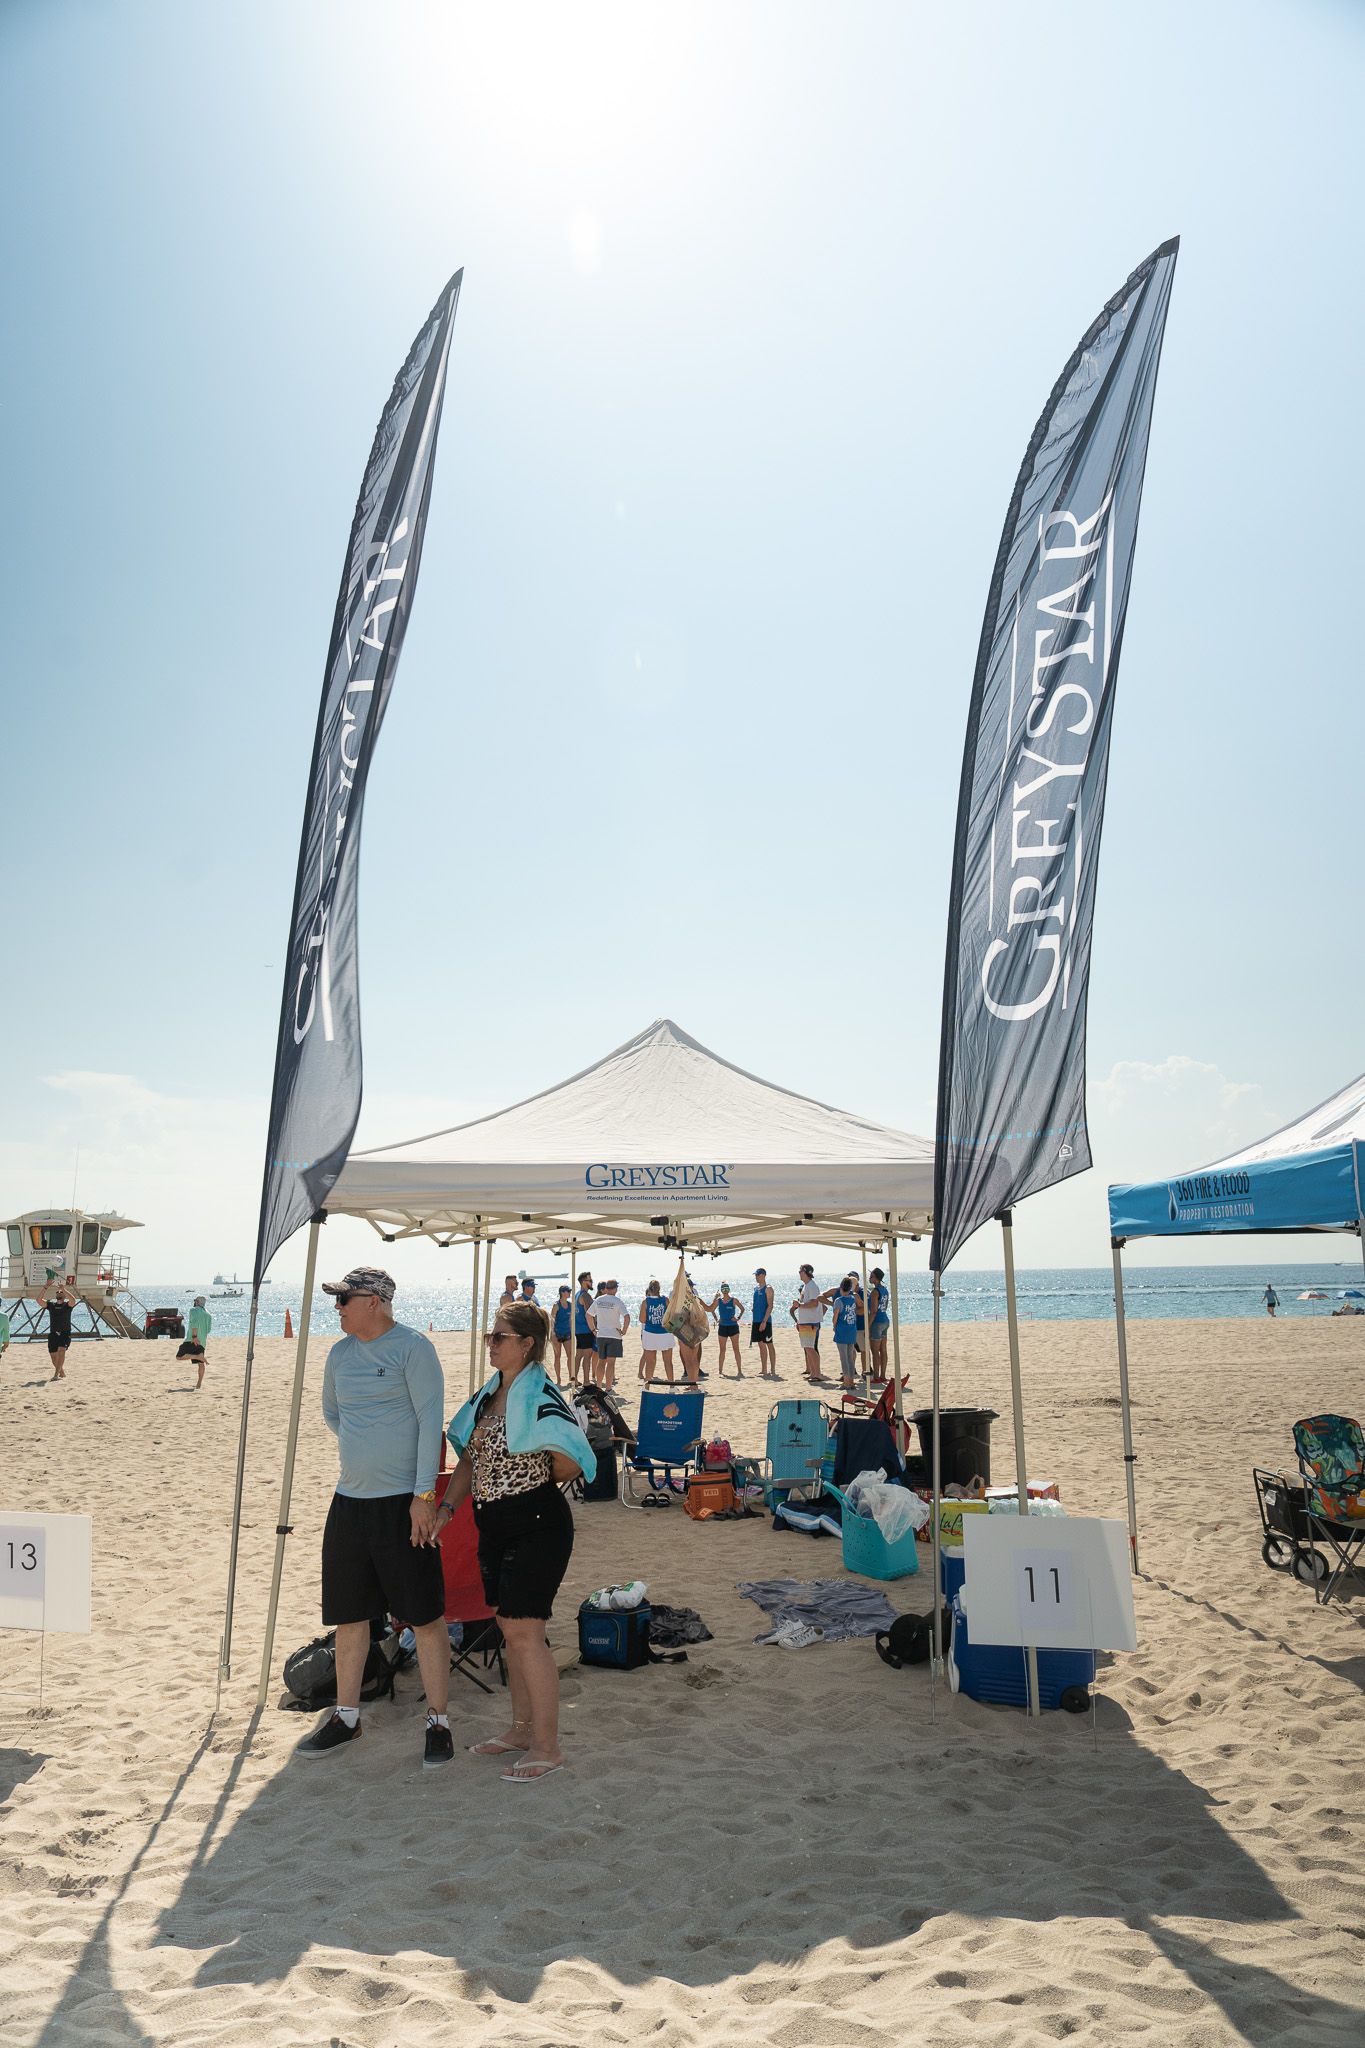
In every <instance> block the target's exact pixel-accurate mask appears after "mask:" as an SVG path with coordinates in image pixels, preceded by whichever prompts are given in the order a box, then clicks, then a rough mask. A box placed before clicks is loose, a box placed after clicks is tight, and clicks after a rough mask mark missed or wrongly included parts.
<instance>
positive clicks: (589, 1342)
mask: <svg viewBox="0 0 1365 2048" xmlns="http://www.w3.org/2000/svg"><path fill="white" fill-rule="evenodd" d="M578 1348H579V1350H580V1351H596V1349H597V1339H596V1338H595V1337H580V1338H579V1339H578Z"/></svg>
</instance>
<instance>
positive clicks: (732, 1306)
mask: <svg viewBox="0 0 1365 2048" xmlns="http://www.w3.org/2000/svg"><path fill="white" fill-rule="evenodd" d="M706 1313H707V1314H708V1315H709V1316H714V1317H715V1319H716V1335H717V1336H718V1337H719V1339H720V1358H719V1361H718V1362H717V1365H716V1372H717V1374H718V1376H719V1377H720V1378H721V1379H724V1378H725V1347H726V1345H727V1344H729V1345H731V1346H732V1347H733V1350H734V1354H735V1378H736V1379H739V1380H742V1379H743V1377H744V1368H743V1366H742V1365H741V1364H740V1362H739V1319H740V1317H741V1316H742V1315H743V1313H744V1311H743V1309H742V1308H741V1307H740V1305H739V1303H738V1302H737V1301H736V1299H735V1297H734V1295H733V1294H731V1292H730V1283H729V1281H728V1280H722V1281H721V1283H720V1292H719V1293H718V1294H713V1295H712V1297H711V1299H710V1300H709V1301H708V1302H707V1303H706Z"/></svg>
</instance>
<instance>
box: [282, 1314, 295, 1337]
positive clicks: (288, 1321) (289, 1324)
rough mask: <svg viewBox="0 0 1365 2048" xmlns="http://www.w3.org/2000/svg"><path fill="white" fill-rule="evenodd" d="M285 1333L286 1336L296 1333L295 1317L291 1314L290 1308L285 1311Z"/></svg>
mask: <svg viewBox="0 0 1365 2048" xmlns="http://www.w3.org/2000/svg"><path fill="white" fill-rule="evenodd" d="M284 1334H285V1336H286V1337H292V1336H293V1334H294V1318H293V1317H292V1316H291V1315H290V1313H289V1311H288V1309H286V1310H285V1312H284Z"/></svg>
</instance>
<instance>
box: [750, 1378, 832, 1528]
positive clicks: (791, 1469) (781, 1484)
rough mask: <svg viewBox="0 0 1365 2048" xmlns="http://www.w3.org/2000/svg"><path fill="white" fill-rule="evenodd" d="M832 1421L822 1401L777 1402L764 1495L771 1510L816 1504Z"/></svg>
mask: <svg viewBox="0 0 1365 2048" xmlns="http://www.w3.org/2000/svg"><path fill="white" fill-rule="evenodd" d="M832 1421H833V1417H832V1416H831V1415H830V1412H829V1409H828V1408H827V1407H826V1406H825V1404H824V1402H823V1401H778V1402H777V1403H776V1404H775V1405H774V1407H773V1408H772V1410H771V1411H770V1413H769V1416H768V1436H767V1443H766V1445H765V1447H764V1448H765V1457H764V1463H765V1464H766V1466H767V1470H766V1472H765V1473H764V1475H763V1493H764V1498H765V1499H766V1501H767V1503H768V1506H769V1507H770V1508H771V1507H775V1506H776V1505H777V1504H778V1503H779V1502H782V1501H786V1500H790V1499H791V1498H793V1496H795V1497H797V1498H800V1499H803V1500H815V1499H816V1498H817V1497H818V1495H819V1492H820V1486H821V1478H820V1471H821V1466H822V1465H823V1463H824V1459H825V1453H826V1451H827V1449H828V1447H829V1433H830V1426H831V1423H832Z"/></svg>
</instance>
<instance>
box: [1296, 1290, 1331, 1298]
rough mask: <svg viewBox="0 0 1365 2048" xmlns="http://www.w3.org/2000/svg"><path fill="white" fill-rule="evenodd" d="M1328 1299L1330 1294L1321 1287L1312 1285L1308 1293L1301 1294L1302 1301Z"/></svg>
mask: <svg viewBox="0 0 1365 2048" xmlns="http://www.w3.org/2000/svg"><path fill="white" fill-rule="evenodd" d="M1327 1299H1328V1296H1327V1294H1326V1293H1325V1292H1324V1291H1323V1289H1322V1288H1321V1287H1310V1288H1309V1289H1308V1291H1307V1293H1306V1294H1301V1295H1300V1296H1299V1300H1300V1301H1326V1300H1327Z"/></svg>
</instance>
